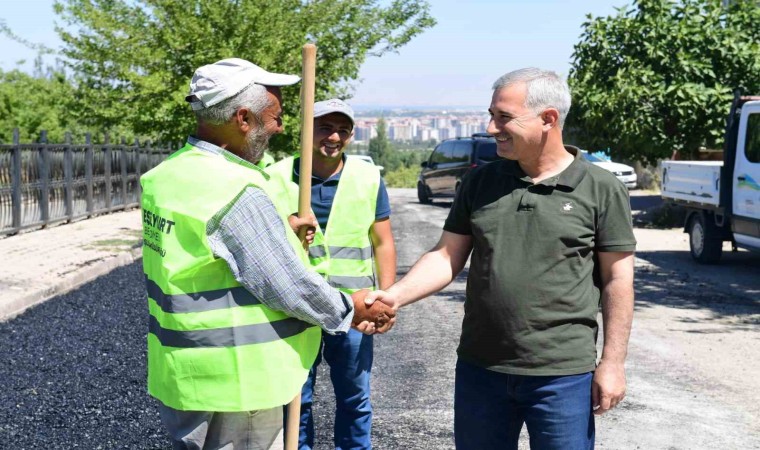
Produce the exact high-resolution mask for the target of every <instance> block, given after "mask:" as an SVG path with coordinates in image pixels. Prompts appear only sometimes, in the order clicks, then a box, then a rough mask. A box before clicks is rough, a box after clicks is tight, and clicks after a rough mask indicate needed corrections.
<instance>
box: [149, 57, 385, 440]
mask: <svg viewBox="0 0 760 450" xmlns="http://www.w3.org/2000/svg"><path fill="white" fill-rule="evenodd" d="M298 80H299V78H298V77H297V76H294V75H284V74H276V73H270V72H267V71H265V70H264V69H262V68H260V67H258V66H256V65H254V64H252V63H250V62H248V61H245V60H242V59H237V58H231V59H225V60H222V61H218V62H216V63H214V64H209V65H206V66H203V67H201V68H199V69H198V70H197V71H196V72H195V74H194V76H193V78H192V81H191V83H190V93H189V95H188V96H187V98H186V100H187V101H188V102H189V103H190V105H191V107H192V109H193V111H194V112H195V115H196V118H197V121H198V127H197V131H196V134H195V135H194V136H191V137H189V138H188V141H187V144H186V145H185V146H184V147H183V148H182V149H180V150H179V151H177V152H176V153H174V154H173V155H172V156H170V157H169V158H168V159H167V160H166V161H164V162H163V163H161V164H159V165H158V166H157V167H155V168H154V169H152V170H150V171H149V172H147V173H146V174H145V175H143V177H142V178H141V180H140V181H141V184H142V188H143V195H142V203H141V204H142V208H143V229H144V241H145V244H144V252H143V265H144V270H145V276H146V287H147V291H148V306H149V311H150V320H149V323H150V327H149V332H148V391H149V393H150V394H151V395H152V396H153V397H155V398H157V399H158V400H159V401H160V402H161V404H160V405H159V412H160V416H161V420H162V422H163V423H164V425H165V426H166V428H167V430H168V431H169V434H170V436H171V439H172V443H173V445H174V448H175V449H222V448H224V449H238V448H240V449H243V448H257V449H270V448H280V447H281V445H282V439H281V431H282V405H285V404H287V403H288V402H290V400H292V399H293V398H294V397H295V396H296V394H297V393H298V392H299V391H300V389H301V386H302V385H303V383H304V380H305V379H306V376H307V373H308V371H309V369H310V367H311V365H312V362H313V361H314V359H315V357H316V353H317V350H318V348H319V342H320V335H321V330H320V328H321V329H322V330H324V331H325V332H327V333H333V334H335V333H346V332H347V331H348V330H349V327H350V326H351V325H352V323H354V322H355V323H359V321H363V320H371V319H370V315H369V314H372V313H371V312H370V311H368V310H367V308H366V306H364V302H363V297H364V295H363V294H357V295H353V296H351V295H346V294H345V293H341V292H339V291H338V290H336V289H334V288H332V287H330V286H329V285H328V283H327V282H325V281H324V280H323V279H322V278H321V277H320V276H319V275H317V274H315V273H313V272H310V271H307V270H306V269H305V265H304V264H305V263H307V257H306V254H305V253H304V252H303V249H302V247H301V244H300V243H299V241H298V239H297V237H296V236H295V234H294V233H293V231H292V230H291V227H292V226H293V225H291V224H289V223H288V219H287V216H286V215H283V214H280V213H279V212H278V211H281V210H282V209H283V206H282V205H281V204H280V203H281V199H278V198H276V197H275V196H273V195H271V192H272V187H271V186H270V184H269V183H268V177H267V175H266V174H264V173H263V172H262V171H261V170H260V169H259V168H258V167H256V166H255V163H256V162H258V160H259V159H260V158H261V155H262V154H263V152H264V150H265V149H266V148H267V143H268V140H269V137H270V136H272V135H273V134H276V133H280V132H282V120H281V117H280V115H281V113H282V108H281V95H280V89H279V87H280V86H288V85H292V84H294V83H296V82H298ZM295 223H296V224H308V223H309V221H308V220H303V221H300V223H299V222H298V221H296V222H295ZM373 311H374V310H373ZM375 312H376V311H375ZM391 314H392V313H391ZM377 326H378V327H379V328H381V326H382V324H380V323H378V324H377Z"/></svg>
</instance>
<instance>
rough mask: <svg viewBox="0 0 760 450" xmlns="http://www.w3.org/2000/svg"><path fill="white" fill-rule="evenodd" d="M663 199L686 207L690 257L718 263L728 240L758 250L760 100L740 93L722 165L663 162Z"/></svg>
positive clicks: (737, 245) (718, 163)
mask: <svg viewBox="0 0 760 450" xmlns="http://www.w3.org/2000/svg"><path fill="white" fill-rule="evenodd" d="M662 197H663V199H665V200H666V201H671V202H674V203H676V204H679V205H682V206H684V207H686V208H687V214H686V222H685V224H684V231H685V232H687V233H689V242H690V248H691V256H692V257H694V259H695V260H697V261H698V262H700V263H705V264H715V263H717V262H718V261H719V260H720V256H721V253H722V249H723V242H724V241H731V243H732V245H733V248H734V249H736V248H737V247H742V248H746V249H749V250H756V251H760V97H742V96H741V95H740V94H739V93H738V92H737V94H736V96H735V98H734V102H733V104H732V105H731V113H730V114H729V117H728V121H727V124H726V139H725V147H724V149H723V161H665V162H663V163H662Z"/></svg>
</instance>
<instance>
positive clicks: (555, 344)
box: [444, 146, 636, 376]
mask: <svg viewBox="0 0 760 450" xmlns="http://www.w3.org/2000/svg"><path fill="white" fill-rule="evenodd" d="M566 149H567V151H568V152H570V153H571V154H573V155H574V156H575V159H574V161H573V162H572V163H571V164H570V166H568V167H567V168H566V169H565V170H564V171H562V172H561V173H560V174H558V175H556V176H554V177H551V178H549V179H546V180H543V181H541V182H540V183H534V182H533V180H532V179H531V178H530V177H529V176H527V175H526V174H525V173H524V172H523V171H522V169H521V168H520V165H519V164H518V163H517V162H516V161H510V160H499V161H495V162H492V163H490V164H486V165H484V166H481V167H479V168H477V169H475V170H474V171H473V172H471V173H470V174H469V175H468V176H467V177H466V178H465V180H464V182H463V184H462V186H461V189H460V191H459V193H458V195H457V198H456V199H455V201H454V205H453V206H452V209H451V212H450V213H449V216H448V218H447V219H446V223H445V225H444V230H446V231H449V232H452V233H457V234H463V235H471V236H472V239H473V252H472V256H471V260H470V270H469V274H468V277H467V294H466V300H465V305H464V307H465V317H464V321H463V323H462V336H461V339H460V343H459V349H458V353H459V357H460V358H462V359H463V360H466V361H468V362H470V363H473V364H477V365H480V366H481V367H485V368H488V369H491V370H495V371H498V372H503V373H509V374H516V375H533V376H544V375H553V376H558V375H573V374H579V373H584V372H589V371H592V370H594V369H595V367H596V336H597V332H598V324H597V321H596V316H597V312H598V310H599V303H600V292H601V291H600V283H599V276H598V268H597V258H596V255H597V253H598V252H632V251H634V249H635V246H636V240H635V238H634V236H633V227H632V221H631V211H630V200H629V197H628V190H627V189H626V187H625V186H624V185H623V184H622V183H621V182H620V181H619V180H618V179H617V178H615V176H614V175H612V174H611V173H610V172H608V171H606V170H604V169H601V168H599V167H596V166H594V165H592V164H590V163H589V162H587V161H586V160H585V159H584V158H583V156H582V154H581V152H580V151H578V149H577V148H574V147H569V146H568V147H566Z"/></svg>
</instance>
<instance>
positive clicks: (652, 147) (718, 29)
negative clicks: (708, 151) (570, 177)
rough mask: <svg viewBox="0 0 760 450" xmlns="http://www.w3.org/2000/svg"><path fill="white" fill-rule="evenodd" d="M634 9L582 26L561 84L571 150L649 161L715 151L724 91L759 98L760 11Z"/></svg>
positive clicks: (693, 1) (714, 2) (749, 5)
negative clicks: (568, 104)
mask: <svg viewBox="0 0 760 450" xmlns="http://www.w3.org/2000/svg"><path fill="white" fill-rule="evenodd" d="M721 3H722V2H721V1H720V0H681V1H670V0H633V4H632V5H631V6H629V7H627V8H621V9H619V10H618V13H617V14H616V15H613V16H610V17H598V18H592V17H591V16H590V15H589V16H588V21H587V22H585V23H584V24H583V33H582V35H581V41H580V42H579V43H578V44H576V45H575V50H574V53H573V62H572V68H571V70H570V75H569V77H568V78H569V79H568V81H569V84H570V86H571V89H572V91H573V102H574V104H573V109H572V111H571V114H570V116H569V123H568V125H569V129H570V130H573V131H574V132H575V133H576V134H577V136H578V138H579V140H580V141H581V142H579V144H581V145H583V146H585V147H587V148H590V149H598V148H606V147H611V148H612V152H613V154H615V155H616V156H619V157H625V158H630V159H639V160H648V161H653V160H655V159H657V158H663V157H668V156H670V155H671V153H672V152H673V151H674V150H678V151H679V152H681V153H683V154H687V155H694V153H695V152H696V151H698V149H699V148H700V147H702V146H707V147H710V148H716V147H719V146H721V145H722V137H723V127H724V124H725V119H726V115H727V113H728V108H729V106H730V102H731V96H732V90H733V89H734V88H736V87H743V88H745V89H747V90H748V91H753V93H757V92H760V26H758V24H759V23H760V6H759V4H758V2H757V1H756V0H738V1H734V2H731V4H730V5H729V6H726V7H724V6H722V4H721Z"/></svg>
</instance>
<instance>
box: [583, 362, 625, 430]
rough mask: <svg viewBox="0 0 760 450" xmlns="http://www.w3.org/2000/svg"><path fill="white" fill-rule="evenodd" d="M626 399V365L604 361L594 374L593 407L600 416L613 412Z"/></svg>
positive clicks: (592, 385)
mask: <svg viewBox="0 0 760 450" xmlns="http://www.w3.org/2000/svg"><path fill="white" fill-rule="evenodd" d="M623 397H625V365H624V363H622V362H620V363H618V362H612V361H611V362H608V361H605V360H604V359H602V360H601V361H599V365H598V366H597V367H596V371H595V372H594V380H593V382H592V384H591V405H592V406H593V408H594V414H596V415H597V416H600V415H602V414H604V413H606V412H607V411H609V410H611V409H612V408H614V407H615V406H617V404H618V403H620V402H621V401H623Z"/></svg>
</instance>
